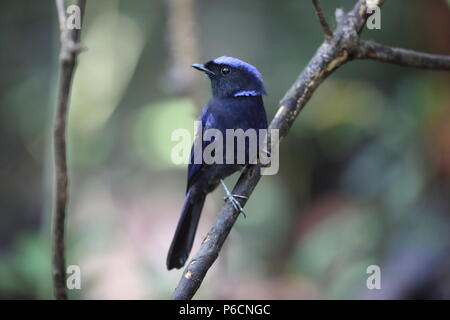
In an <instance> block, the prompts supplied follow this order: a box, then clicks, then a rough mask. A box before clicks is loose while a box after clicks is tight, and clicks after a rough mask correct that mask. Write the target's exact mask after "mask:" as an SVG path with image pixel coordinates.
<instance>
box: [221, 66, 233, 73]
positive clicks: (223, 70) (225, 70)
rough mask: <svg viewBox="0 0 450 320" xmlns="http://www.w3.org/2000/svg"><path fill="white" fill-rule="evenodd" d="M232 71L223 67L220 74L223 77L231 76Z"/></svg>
mask: <svg viewBox="0 0 450 320" xmlns="http://www.w3.org/2000/svg"><path fill="white" fill-rule="evenodd" d="M230 71H231V69H230V68H228V67H222V69H220V72H222V74H223V75H226V74H229V73H230Z"/></svg>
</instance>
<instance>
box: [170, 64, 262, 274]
mask: <svg viewBox="0 0 450 320" xmlns="http://www.w3.org/2000/svg"><path fill="white" fill-rule="evenodd" d="M192 67H194V68H195V69H197V70H200V71H202V72H204V73H205V74H206V75H207V76H208V77H209V79H210V81H211V89H212V98H211V99H210V100H209V101H208V103H207V104H206V105H205V107H204V108H203V110H202V112H201V115H200V118H199V121H201V124H202V132H201V134H203V132H205V130H207V129H216V130H219V131H220V132H221V133H222V134H223V137H225V136H226V129H242V130H244V131H246V130H247V129H255V130H256V132H259V129H267V116H266V111H265V109H264V103H263V99H262V95H265V94H266V91H265V89H264V84H263V79H262V76H261V74H260V73H259V71H258V70H257V69H256V68H255V67H254V66H252V65H251V64H248V63H246V62H244V61H242V60H239V59H237V58H232V57H226V56H223V57H219V58H217V59H214V60H211V61H209V62H207V63H205V64H193V65H192ZM196 139H198V136H197V137H196ZM210 143H211V141H202V143H201V148H202V150H204V148H205V147H206V146H207V145H208V144H210ZM194 145H195V143H194ZM225 149H226V148H225V146H224V147H223V150H224V153H223V154H224V160H223V162H222V164H219V163H213V164H206V163H205V162H204V161H201V162H200V163H194V161H193V159H194V146H193V147H192V150H191V161H190V164H189V166H188V174H187V188H186V196H185V200H184V204H183V209H182V211H181V215H180V218H179V221H178V225H177V228H176V231H175V235H174V238H173V240H172V244H171V246H170V249H169V253H168V256H167V262H166V263H167V269H169V270H170V269H172V268H177V269H179V268H181V267H182V266H183V265H184V264H185V263H186V260H187V258H188V256H189V253H190V251H191V249H192V244H193V242H194V237H195V232H196V230H197V225H198V222H199V219H200V214H201V212H202V209H203V204H204V202H205V198H206V195H207V194H208V193H210V192H211V191H213V190H214V189H215V188H216V187H217V186H218V185H219V184H222V185H223V187H224V189H225V192H226V194H227V196H226V197H225V199H226V200H227V199H228V200H229V201H231V203H232V204H233V206H234V207H235V209H236V210H239V211H241V212H243V210H242V207H241V206H240V204H239V202H238V201H237V200H236V197H243V196H239V195H232V194H231V193H230V192H229V190H228V189H227V187H226V186H225V184H224V182H223V179H224V178H226V177H227V176H229V175H231V174H233V173H235V172H236V171H239V170H242V169H243V167H244V166H245V165H246V164H248V163H249V158H248V157H247V156H248V150H247V149H248V141H246V146H245V149H246V151H245V152H246V157H245V162H244V164H242V163H241V164H238V163H237V162H236V161H234V162H233V163H232V164H227V163H226V161H225V154H226V150H225ZM234 154H235V157H236V152H235V153H234ZM235 160H236V158H235Z"/></svg>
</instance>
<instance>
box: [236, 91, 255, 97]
mask: <svg viewBox="0 0 450 320" xmlns="http://www.w3.org/2000/svg"><path fill="white" fill-rule="evenodd" d="M259 95H261V93H258V92H257V91H255V90H249V91H239V92H236V93H235V94H234V95H233V96H235V97H256V96H259Z"/></svg>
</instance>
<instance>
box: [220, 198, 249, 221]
mask: <svg viewBox="0 0 450 320" xmlns="http://www.w3.org/2000/svg"><path fill="white" fill-rule="evenodd" d="M236 197H239V198H247V197H244V196H240V195H238V194H231V193H230V194H229V195H227V196H225V197H223V199H224V200H225V201H227V200H230V202H231V204H232V205H233V207H234V209H235V210H236V211H238V212H239V213H242V215H243V216H244V218H247V215H246V214H245V211H244V208H242V206H241V204H240V203H239V201H238V200H237V199H236Z"/></svg>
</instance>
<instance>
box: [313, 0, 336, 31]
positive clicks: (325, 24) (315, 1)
mask: <svg viewBox="0 0 450 320" xmlns="http://www.w3.org/2000/svg"><path fill="white" fill-rule="evenodd" d="M312 3H313V6H314V11H315V13H316V15H317V18H319V22H320V25H321V26H322V29H323V32H324V33H325V37H326V38H327V39H331V37H333V33H332V32H331V29H330V26H329V25H328V22H327V20H326V19H325V16H324V14H323V11H322V9H321V8H320V6H319V0H312Z"/></svg>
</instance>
